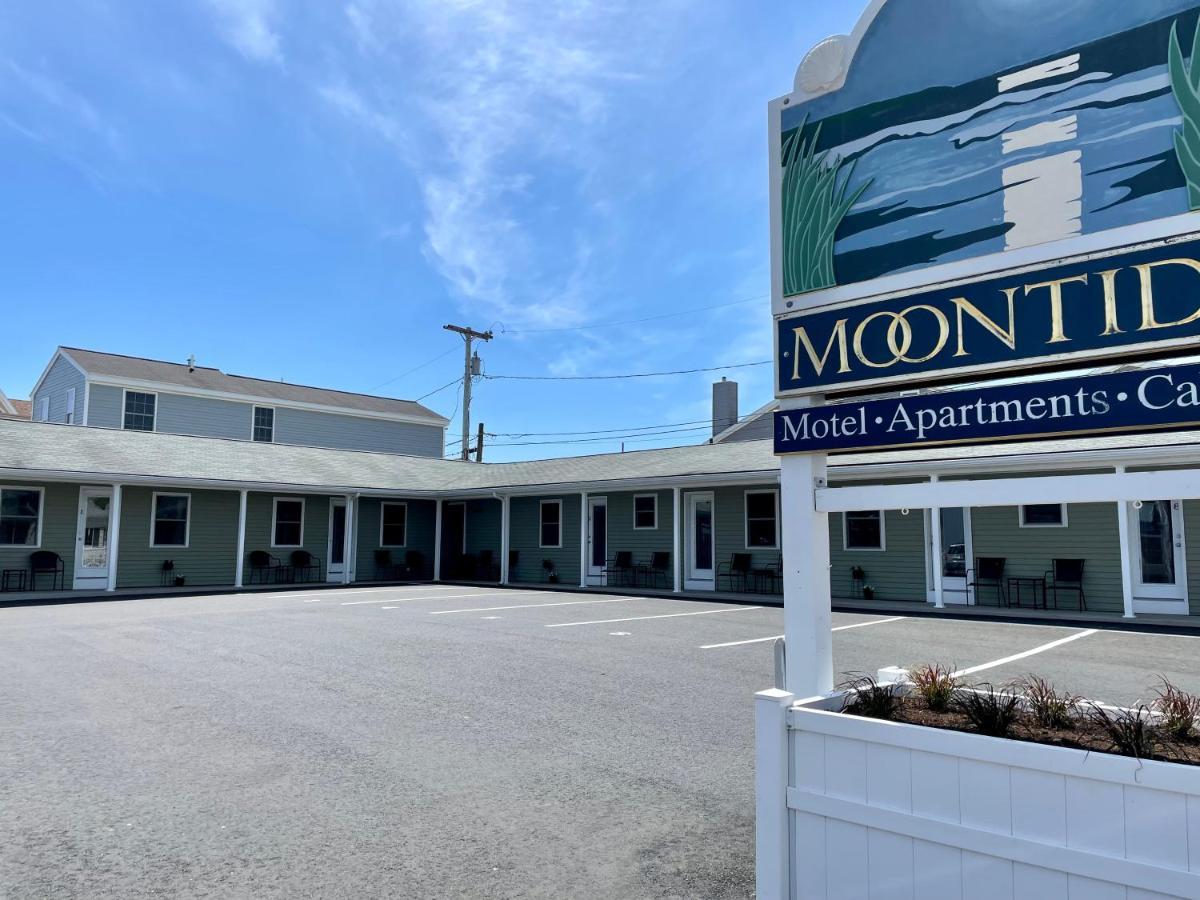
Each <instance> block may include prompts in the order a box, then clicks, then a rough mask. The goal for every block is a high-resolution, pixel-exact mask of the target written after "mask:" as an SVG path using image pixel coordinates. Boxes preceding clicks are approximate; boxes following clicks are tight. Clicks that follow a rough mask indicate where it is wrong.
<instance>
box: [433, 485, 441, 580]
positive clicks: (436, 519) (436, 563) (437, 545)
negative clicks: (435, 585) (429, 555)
mask: <svg viewBox="0 0 1200 900" xmlns="http://www.w3.org/2000/svg"><path fill="white" fill-rule="evenodd" d="M433 580H434V581H441V580H442V500H441V498H439V499H438V501H437V507H436V508H435V510H434V513H433Z"/></svg>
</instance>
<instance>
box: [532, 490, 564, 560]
mask: <svg viewBox="0 0 1200 900" xmlns="http://www.w3.org/2000/svg"><path fill="white" fill-rule="evenodd" d="M547 506H557V507H558V543H557V544H544V543H542V537H543V535H542V529H543V528H544V527H545V526H546V524H548V523H546V522H545V521H544V520H543V519H542V511H543V510H544V509H545V508H546V507H547ZM562 545H563V502H562V499H561V498H559V499H558V500H541V501H539V502H538V549H539V550H561V549H562Z"/></svg>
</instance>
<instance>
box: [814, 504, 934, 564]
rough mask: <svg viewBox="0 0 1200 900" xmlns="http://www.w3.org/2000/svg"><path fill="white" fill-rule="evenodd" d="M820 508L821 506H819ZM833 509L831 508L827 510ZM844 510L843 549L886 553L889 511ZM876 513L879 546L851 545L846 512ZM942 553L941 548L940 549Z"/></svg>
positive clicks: (853, 551)
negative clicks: (877, 517)
mask: <svg viewBox="0 0 1200 900" xmlns="http://www.w3.org/2000/svg"><path fill="white" fill-rule="evenodd" d="M818 508H819V507H818ZM827 511H831V510H827ZM841 512H842V550H843V551H845V552H847V553H884V552H886V551H887V511H886V510H883V509H849V510H843V511H841ZM848 512H852V513H872V512H873V513H876V514H877V515H878V516H879V546H878V547H851V546H850V529H849V528H848V527H847V525H846V513H848ZM938 555H939V556H940V555H941V550H940V549H939V550H938Z"/></svg>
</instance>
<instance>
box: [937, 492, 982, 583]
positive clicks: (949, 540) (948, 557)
mask: <svg viewBox="0 0 1200 900" xmlns="http://www.w3.org/2000/svg"><path fill="white" fill-rule="evenodd" d="M938 512H939V513H940V515H941V524H942V546H941V547H939V548H938V559H940V560H941V566H942V602H943V603H949V604H966V603H970V604H973V603H975V596H974V594H973V593H971V592H969V591H968V590H967V570H968V569H973V568H974V566H975V564H974V562H972V561H971V511H970V510H968V509H964V508H963V507H961V506H956V507H950V508H947V509H941V510H939V511H938ZM971 574H975V573H974V572H972V573H971ZM985 590H987V589H986V588H985Z"/></svg>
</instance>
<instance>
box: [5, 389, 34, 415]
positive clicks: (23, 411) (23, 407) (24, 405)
mask: <svg viewBox="0 0 1200 900" xmlns="http://www.w3.org/2000/svg"><path fill="white" fill-rule="evenodd" d="M0 397H3V398H4V399H5V400H7V401H8V405H9V406H11V407H12V410H13V411H12V412H8V411H7V410H6V409H5V408H4V404H3V403H0V419H31V418H33V404H32V403H30V402H29V401H28V400H13V399H11V398H10V397H4V393H3V392H2V391H0Z"/></svg>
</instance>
